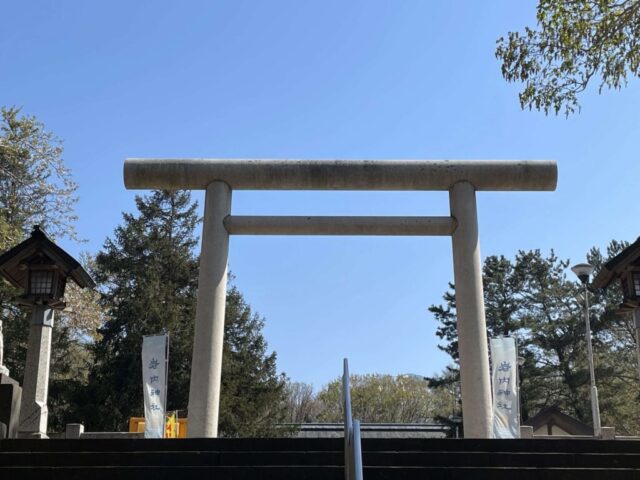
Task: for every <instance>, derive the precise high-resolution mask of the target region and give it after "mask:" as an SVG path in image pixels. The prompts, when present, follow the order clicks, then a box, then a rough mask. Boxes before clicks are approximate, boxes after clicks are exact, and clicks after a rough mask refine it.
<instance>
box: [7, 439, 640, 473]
mask: <svg viewBox="0 0 640 480" xmlns="http://www.w3.org/2000/svg"><path fill="white" fill-rule="evenodd" d="M343 448H344V442H343V439H339V438H279V439H248V438H238V439H234V438H222V439H186V440H168V439H167V440H144V439H102V440H93V439H80V440H0V479H1V480H107V479H109V480H134V479H135V480H147V479H149V480H152V479H153V480H165V479H167V480H169V479H171V480H192V479H193V480H195V479H198V480H202V479H211V480H218V479H232V480H251V479H261V480H271V479H281V480H290V479H291V480H292V479H296V480H320V479H322V480H342V479H343V478H344V466H343V465H344V452H343ZM362 450H363V464H364V478H365V480H383V479H384V480H399V479H403V480H412V479H430V480H457V479H470V480H489V479H491V480H506V479H509V480H533V479H536V480H537V479H544V480H591V479H605V480H618V479H619V480H627V479H629V480H630V479H634V480H640V441H633V440H626V441H625V440H612V441H605V440H542V439H526V440H474V439H463V440H453V439H393V438H389V439H381V438H370V439H366V438H365V439H363V440H362Z"/></svg>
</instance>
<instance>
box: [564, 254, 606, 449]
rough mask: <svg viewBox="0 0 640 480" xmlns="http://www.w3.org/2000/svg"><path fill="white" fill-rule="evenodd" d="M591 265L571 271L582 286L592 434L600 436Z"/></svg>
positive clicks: (583, 264) (579, 265)
mask: <svg viewBox="0 0 640 480" xmlns="http://www.w3.org/2000/svg"><path fill="white" fill-rule="evenodd" d="M593 270H594V267H593V265H589V264H588V263H579V264H577V265H574V266H573V267H571V271H572V272H573V273H575V274H576V275H577V277H578V278H579V279H580V282H582V285H583V286H584V322H585V324H586V334H585V335H586V340H587V357H588V360H589V378H590V381H591V390H590V397H591V415H592V416H593V434H594V436H596V437H599V436H600V433H601V429H600V427H601V425H600V406H599V404H598V388H597V387H596V376H595V373H594V369H593V348H592V347H591V323H590V321H589V289H588V285H589V277H590V276H591V274H592V273H593Z"/></svg>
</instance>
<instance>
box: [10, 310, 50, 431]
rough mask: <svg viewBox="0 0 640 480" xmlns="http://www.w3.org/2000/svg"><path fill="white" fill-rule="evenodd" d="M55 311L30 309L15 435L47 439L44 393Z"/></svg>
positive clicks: (46, 414)
mask: <svg viewBox="0 0 640 480" xmlns="http://www.w3.org/2000/svg"><path fill="white" fill-rule="evenodd" d="M53 317H54V310H53V309H52V308H49V307H48V306H46V305H35V306H34V308H33V311H32V312H31V326H30V328H29V343H28V344H27V345H28V346H27V363H26V365H25V368H24V380H23V382H22V405H21V407H20V422H19V426H18V437H20V438H48V437H47V420H48V416H49V410H48V408H47V396H48V392H49V370H50V367H51V335H52V333H53Z"/></svg>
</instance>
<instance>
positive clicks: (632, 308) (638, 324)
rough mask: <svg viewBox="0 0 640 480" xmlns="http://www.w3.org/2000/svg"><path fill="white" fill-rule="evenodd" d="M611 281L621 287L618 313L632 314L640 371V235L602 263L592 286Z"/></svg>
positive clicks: (605, 285)
mask: <svg viewBox="0 0 640 480" xmlns="http://www.w3.org/2000/svg"><path fill="white" fill-rule="evenodd" d="M613 282H618V283H619V285H620V287H621V289H622V303H621V304H620V308H619V310H618V313H620V314H632V315H633V319H634V324H635V329H636V339H639V340H638V341H637V345H636V346H637V348H638V363H639V365H638V367H639V372H640V237H638V239H637V240H636V241H635V242H634V243H632V244H631V245H629V246H628V247H627V248H625V249H624V250H622V251H621V252H620V253H619V254H618V255H616V256H615V257H613V258H612V259H611V260H609V261H608V262H607V263H605V264H604V266H603V267H602V269H601V270H600V273H598V276H597V277H596V278H595V279H594V280H593V283H592V286H593V287H594V288H601V289H605V288H607V287H608V286H609V285H611V284H612V283H613Z"/></svg>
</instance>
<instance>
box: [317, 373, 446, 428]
mask: <svg viewBox="0 0 640 480" xmlns="http://www.w3.org/2000/svg"><path fill="white" fill-rule="evenodd" d="M350 383H351V408H352V412H353V418H357V419H359V420H360V421H361V422H366V423H420V422H428V421H430V420H432V419H433V418H435V417H437V416H442V415H446V414H448V412H450V411H451V408H452V402H454V399H452V397H451V396H450V394H449V393H448V392H446V391H445V390H443V389H432V388H429V386H428V384H427V382H426V381H425V380H424V379H423V378H416V377H414V376H412V375H398V376H396V377H394V376H392V375H381V374H369V375H351V378H350ZM317 402H318V404H319V405H318V409H319V413H318V415H317V419H318V420H319V421H321V422H342V421H343V420H344V412H343V407H342V379H341V378H338V379H336V380H334V381H332V382H330V383H329V384H328V385H327V386H326V387H325V388H324V389H323V390H322V391H320V392H319V393H318V395H317Z"/></svg>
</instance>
